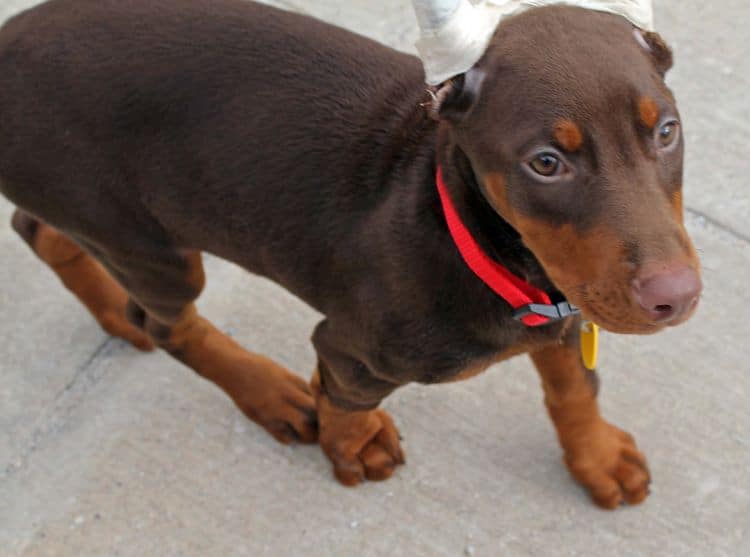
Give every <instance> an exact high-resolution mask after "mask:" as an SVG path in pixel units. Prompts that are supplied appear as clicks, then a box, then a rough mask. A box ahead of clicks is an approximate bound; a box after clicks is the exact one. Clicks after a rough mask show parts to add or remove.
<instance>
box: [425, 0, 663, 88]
mask: <svg viewBox="0 0 750 557" xmlns="http://www.w3.org/2000/svg"><path fill="white" fill-rule="evenodd" d="M413 4H414V11H415V12H416V14H417V21H418V22H419V27H420V30H421V34H420V37H419V39H418V40H417V43H416V47H417V50H418V51H419V54H420V57H421V58H422V63H423V64H424V69H425V74H426V81H427V83H429V84H431V85H437V84H439V83H442V82H444V81H445V80H447V79H449V78H451V77H453V76H455V75H458V74H460V73H463V72H465V71H467V70H469V69H470V68H471V67H472V66H473V65H474V64H476V63H477V61H478V60H479V59H480V58H481V57H482V54H484V51H485V49H486V48H487V45H488V44H489V41H490V39H491V38H492V35H493V33H494V32H495V28H496V27H497V24H498V23H499V22H500V20H501V19H502V18H503V17H505V16H508V15H511V14H516V13H519V12H521V11H523V10H526V9H529V8H533V7H535V6H546V5H549V4H567V5H571V6H579V7H581V8H588V9H591V10H598V11H602V12H610V13H614V14H618V15H621V16H623V17H625V18H627V19H628V20H630V22H631V23H633V25H635V26H637V27H640V28H641V29H646V30H648V31H651V30H652V29H653V7H652V4H651V0H473V1H472V0H413Z"/></svg>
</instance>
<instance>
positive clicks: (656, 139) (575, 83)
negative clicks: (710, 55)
mask: <svg viewBox="0 0 750 557" xmlns="http://www.w3.org/2000/svg"><path fill="white" fill-rule="evenodd" d="M671 63H672V58H671V53H670V51H669V48H668V47H667V46H666V45H665V44H664V43H663V41H662V40H661V38H660V37H659V36H658V35H656V34H654V33H644V32H641V31H640V30H637V29H635V28H634V27H633V26H632V25H630V24H629V23H628V22H627V21H626V20H625V19H624V18H621V17H619V16H614V15H611V14H605V13H599V12H595V11H591V10H585V9H581V8H573V7H562V6H555V7H544V8H537V9H533V10H530V11H528V12H526V13H524V14H521V15H519V16H517V17H514V18H511V19H509V20H507V21H505V22H503V23H502V24H501V25H500V26H499V27H498V30H497V32H496V33H495V36H494V37H493V39H492V42H491V44H490V47H489V48H488V50H487V52H486V54H485V55H484V57H483V58H482V60H480V62H479V63H478V64H477V66H475V68H473V69H472V70H470V71H469V72H467V74H465V75H464V76H462V77H461V78H459V79H458V80H457V81H455V82H453V83H448V84H445V85H444V86H443V87H442V88H441V90H440V91H438V104H437V106H436V111H437V113H438V115H439V117H440V118H441V119H443V120H446V121H447V122H448V123H449V124H448V125H449V126H450V128H451V132H450V133H451V134H452V137H453V140H454V141H455V143H456V144H457V145H458V146H459V148H461V149H462V150H463V151H464V152H465V154H466V155H467V156H468V158H469V160H470V162H471V165H472V168H473V170H474V173H475V175H476V177H477V181H478V183H479V184H480V187H481V188H482V190H483V193H484V195H485V197H486V198H487V200H488V201H489V202H490V204H491V205H492V206H493V207H494V209H495V210H496V211H497V213H498V214H499V215H500V216H501V217H502V218H503V219H505V220H506V221H507V222H508V223H509V224H510V225H511V226H513V227H514V228H515V229H516V230H517V231H518V233H519V234H520V235H521V238H522V240H523V242H524V244H525V245H526V246H527V247H528V248H529V249H530V250H531V252H532V253H533V254H534V255H535V256H536V258H537V259H538V260H539V262H540V264H541V265H542V267H543V268H544V270H545V272H546V273H547V275H548V276H549V278H550V280H551V281H552V282H553V283H554V284H555V285H556V286H557V288H559V289H560V291H561V292H563V293H564V294H565V295H566V296H567V298H568V299H569V301H571V302H572V303H574V304H575V305H577V306H579V307H580V308H581V309H582V311H583V314H584V315H585V316H586V317H588V318H590V319H592V320H594V321H596V322H597V323H599V324H601V325H602V326H604V327H605V328H607V329H610V330H612V331H615V332H625V333H648V332H654V331H656V330H659V329H660V328H662V327H663V326H665V325H675V324H678V323H681V322H683V321H685V320H686V319H687V318H688V317H689V316H690V315H691V314H692V313H693V312H694V310H695V307H696V305H697V302H698V296H699V294H700V290H701V281H700V276H699V262H698V258H697V256H696V252H695V249H694V247H693V245H692V242H691V241H690V239H689V237H688V235H687V232H686V230H685V227H684V225H683V218H682V211H683V210H682V194H681V190H682V161H683V135H682V125H681V122H680V115H679V113H678V111H677V108H676V106H675V100H674V97H673V95H672V93H671V92H670V91H669V89H668V88H667V87H666V85H665V84H664V80H663V78H664V74H665V73H666V71H667V70H668V69H669V67H670V66H671Z"/></svg>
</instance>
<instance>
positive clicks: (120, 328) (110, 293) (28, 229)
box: [12, 210, 154, 351]
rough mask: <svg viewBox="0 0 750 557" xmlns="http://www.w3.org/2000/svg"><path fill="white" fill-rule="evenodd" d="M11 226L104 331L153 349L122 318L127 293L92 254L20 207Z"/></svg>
mask: <svg viewBox="0 0 750 557" xmlns="http://www.w3.org/2000/svg"><path fill="white" fill-rule="evenodd" d="M12 225H13V228H14V229H15V231H16V232H17V233H18V234H19V235H20V236H21V237H22V238H23V239H24V240H25V241H26V243H27V244H29V245H30V246H31V248H32V249H33V250H34V252H35V253H36V254H37V255H38V256H39V258H40V259H41V260H42V261H44V262H45V263H46V264H47V265H49V267H50V268H51V269H52V270H53V271H54V272H55V273H56V274H57V276H58V277H60V280H61V281H62V283H63V284H64V285H65V287H66V288H67V289H68V290H70V291H71V292H72V293H73V294H74V295H75V296H76V297H77V298H78V299H79V300H80V301H81V302H82V303H83V305H85V306H86V307H87V308H88V310H89V311H90V312H91V314H92V315H93V316H94V318H95V319H96V320H97V321H98V322H99V324H100V325H101V326H102V328H103V329H104V330H105V331H107V332H108V333H109V334H110V335H112V336H115V337H120V338H123V339H125V340H127V341H128V342H130V343H131V344H132V345H133V346H135V347H136V348H138V349H140V350H146V351H147V350H153V348H154V345H153V343H152V342H151V340H149V338H148V336H147V335H146V334H144V332H143V331H141V330H139V329H138V328H137V327H135V326H133V325H132V324H131V323H129V322H128V320H127V319H126V318H125V307H126V304H127V301H128V295H127V293H126V292H125V290H124V289H123V288H122V287H121V286H120V285H119V284H117V282H116V281H115V280H114V279H113V278H112V277H111V276H110V275H109V274H108V273H107V271H105V270H104V268H103V267H102V266H101V265H100V264H99V263H98V262H97V261H96V260H95V259H94V258H93V257H91V256H90V255H89V254H87V253H86V252H85V251H84V250H83V249H81V247H80V246H79V245H78V244H76V243H75V242H73V240H71V239H70V238H68V237H67V236H65V235H64V234H62V233H60V232H58V231H57V230H55V229H54V228H52V227H51V226H49V225H47V224H45V223H43V222H41V221H39V220H37V219H35V218H33V217H31V216H30V215H28V214H26V213H24V212H23V211H21V210H16V212H15V213H14V214H13V220H12Z"/></svg>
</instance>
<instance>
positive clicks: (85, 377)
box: [0, 337, 114, 481]
mask: <svg viewBox="0 0 750 557" xmlns="http://www.w3.org/2000/svg"><path fill="white" fill-rule="evenodd" d="M113 340H114V339H113V338H112V337H107V338H105V339H104V340H103V341H102V342H101V343H100V344H99V345H98V346H97V347H96V348H95V349H94V351H93V352H92V353H91V356H89V357H88V358H87V359H86V361H84V362H83V363H82V364H81V365H79V366H78V368H77V369H76V372H75V373H74V374H73V377H72V379H71V380H70V381H69V382H68V383H67V384H66V385H65V386H64V387H63V388H62V389H61V390H60V392H58V393H57V394H56V395H55V397H54V399H53V402H52V404H51V406H52V407H51V409H50V410H49V411H48V412H47V413H46V414H44V415H43V416H42V417H41V418H40V419H39V421H38V425H37V426H36V427H35V428H34V430H33V432H32V433H31V435H30V436H29V441H28V442H27V443H26V446H25V447H24V448H23V449H21V451H20V454H17V455H16V456H15V457H12V458H11V459H10V461H9V462H8V463H7V464H6V466H5V467H4V468H2V469H0V481H2V480H7V479H9V478H10V477H12V476H13V475H14V474H15V473H16V472H18V471H19V470H21V469H22V468H23V467H24V466H25V464H26V462H27V461H28V459H29V457H30V456H31V455H32V454H33V453H34V452H35V451H36V450H37V449H38V448H39V447H40V445H41V444H42V443H43V442H44V440H45V438H47V437H49V435H51V434H53V433H55V432H57V431H59V430H60V429H62V428H63V427H64V426H65V424H66V423H67V421H68V418H69V417H70V415H71V414H72V413H73V412H74V411H75V409H76V408H78V406H80V405H81V403H82V402H83V401H84V400H85V399H86V395H87V394H88V393H89V392H90V391H91V389H93V388H94V387H95V386H96V385H97V384H98V383H99V381H101V379H102V377H103V375H104V372H103V371H102V372H99V373H96V372H95V370H96V365H95V364H96V363H97V362H98V361H99V360H101V359H102V358H103V357H104V356H106V354H107V352H108V348H110V346H111V345H112V344H113Z"/></svg>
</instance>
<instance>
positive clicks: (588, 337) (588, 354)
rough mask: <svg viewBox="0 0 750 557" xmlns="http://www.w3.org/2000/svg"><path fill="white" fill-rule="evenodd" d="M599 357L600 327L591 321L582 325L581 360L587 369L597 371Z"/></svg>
mask: <svg viewBox="0 0 750 557" xmlns="http://www.w3.org/2000/svg"><path fill="white" fill-rule="evenodd" d="M598 356H599V326H598V325H597V324H596V323H592V322H591V321H584V322H583V323H581V359H583V365H584V366H586V369H588V370H591V371H593V370H594V369H596V359H597V357H598Z"/></svg>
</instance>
